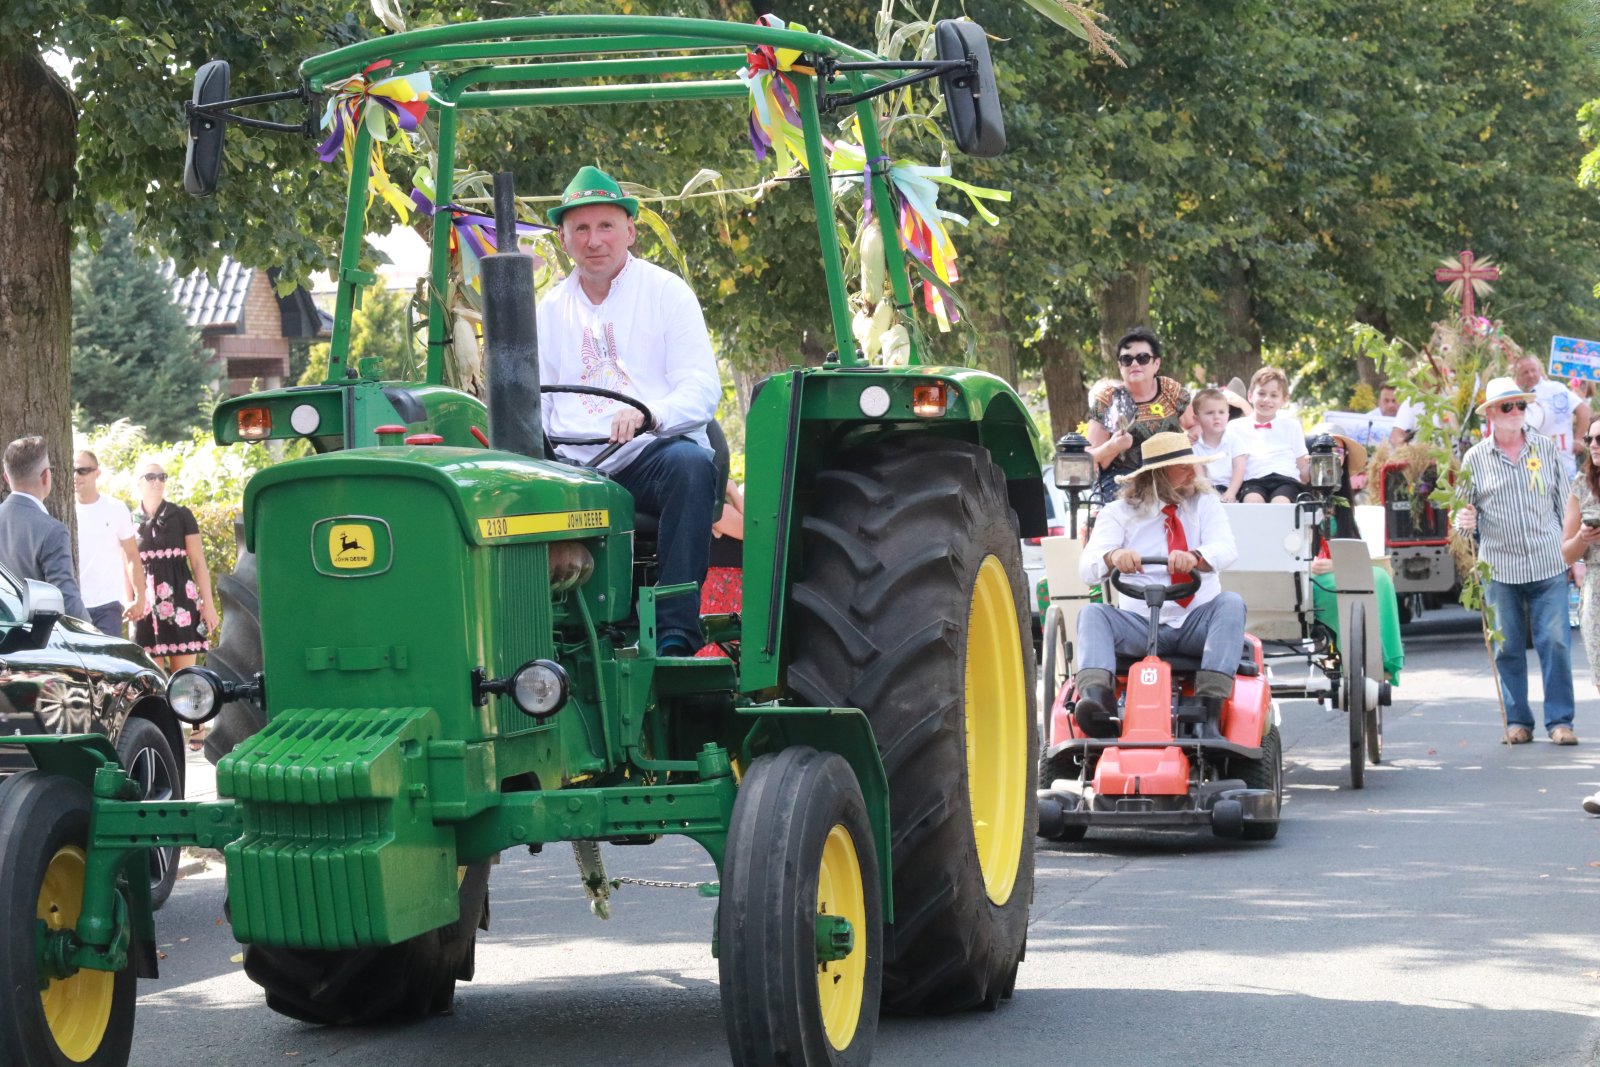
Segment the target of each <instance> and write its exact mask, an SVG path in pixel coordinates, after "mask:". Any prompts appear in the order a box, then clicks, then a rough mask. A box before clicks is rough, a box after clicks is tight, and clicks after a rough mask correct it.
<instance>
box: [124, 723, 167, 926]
mask: <svg viewBox="0 0 1600 1067" xmlns="http://www.w3.org/2000/svg"><path fill="white" fill-rule="evenodd" d="M139 748H151V749H153V750H155V752H156V754H157V756H159V757H161V758H162V759H163V760H164V761H165V763H166V770H167V774H168V776H169V777H170V778H171V780H172V791H173V796H172V797H171V798H170V799H172V800H182V799H183V764H181V763H179V762H178V758H177V756H176V755H174V754H173V751H172V744H171V742H170V741H168V740H167V735H166V733H165V732H164V731H163V730H162V729H161V727H159V726H157V725H156V724H155V723H153V722H151V721H150V720H149V719H145V718H140V717H138V716H133V717H130V718H129V719H128V720H127V721H126V722H124V723H123V725H122V732H121V733H120V734H118V735H117V758H118V759H119V760H121V761H122V765H123V766H124V767H127V766H128V765H129V759H130V757H131V755H132V753H133V752H134V750H136V749H139ZM145 799H150V798H149V797H146V798H145ZM162 851H164V852H165V853H166V854H167V869H166V872H165V874H164V875H163V877H162V878H161V880H160V881H154V880H152V881H151V883H150V908H151V910H152V911H159V910H160V908H161V905H163V904H165V903H166V902H167V898H168V897H170V896H171V895H172V887H173V886H174V885H176V884H177V882H178V853H179V850H178V847H177V846H176V845H170V846H167V847H166V848H165V849H163V850H162Z"/></svg>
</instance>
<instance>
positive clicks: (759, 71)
mask: <svg viewBox="0 0 1600 1067" xmlns="http://www.w3.org/2000/svg"><path fill="white" fill-rule="evenodd" d="M756 23H757V25H761V26H770V27H772V28H774V29H783V28H784V23H783V20H782V19H780V18H779V17H778V16H776V15H770V14H769V15H762V16H761V17H760V18H759V19H757V20H756ZM788 28H789V29H791V30H804V29H805V27H804V26H801V25H800V24H799V23H790V24H789V27H788ZM800 56H801V52H800V50H799V49H797V48H775V47H773V46H772V45H760V46H758V47H757V48H755V49H753V50H752V51H749V52H746V53H745V60H744V61H745V65H744V66H743V67H742V68H740V70H739V80H740V81H742V82H744V84H745V87H746V88H747V89H749V90H750V147H751V148H753V149H755V153H756V159H757V160H765V159H766V158H767V156H768V155H769V154H771V155H773V156H775V157H776V163H777V167H778V170H779V172H780V173H782V172H786V171H788V170H789V169H790V168H791V167H793V165H794V163H795V161H799V163H800V165H801V166H802V167H805V168H806V169H808V170H809V169H810V164H809V162H808V161H807V159H806V139H805V129H804V127H803V126H802V125H801V122H800V110H799V106H798V101H799V99H800V98H799V95H798V92H797V90H796V89H795V85H794V82H793V81H792V80H790V78H789V77H788V75H787V72H788V71H790V70H798V71H800V72H801V73H804V74H809V73H811V70H810V68H807V67H800V66H797V65H796V62H795V61H796V60H798V59H799V58H800ZM824 143H826V141H824Z"/></svg>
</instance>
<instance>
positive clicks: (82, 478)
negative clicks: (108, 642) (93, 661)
mask: <svg viewBox="0 0 1600 1067" xmlns="http://www.w3.org/2000/svg"><path fill="white" fill-rule="evenodd" d="M72 488H73V490H74V491H75V492H76V493H77V496H78V563H79V567H78V573H79V574H80V575H81V576H82V578H83V582H82V585H83V602H84V604H85V605H87V606H88V609H89V621H90V622H92V623H94V624H95V626H97V627H99V629H100V632H101V633H103V634H107V635H109V636H111V637H122V636H124V634H123V628H122V624H123V621H124V620H127V621H129V622H134V621H136V620H138V619H139V618H140V616H142V615H143V614H144V564H143V563H141V562H139V541H138V538H137V537H135V535H134V531H133V521H132V519H130V518H129V517H128V506H127V505H126V504H124V503H123V502H122V501H120V500H116V499H114V498H112V497H109V496H102V495H101V493H100V460H99V457H97V456H96V455H95V454H94V453H93V452H90V451H89V450H88V449H84V450H83V451H82V452H79V453H78V457H77V460H76V463H75V465H74V466H73V468H72ZM124 604H126V605H127V607H126V608H124V607H123V605H124Z"/></svg>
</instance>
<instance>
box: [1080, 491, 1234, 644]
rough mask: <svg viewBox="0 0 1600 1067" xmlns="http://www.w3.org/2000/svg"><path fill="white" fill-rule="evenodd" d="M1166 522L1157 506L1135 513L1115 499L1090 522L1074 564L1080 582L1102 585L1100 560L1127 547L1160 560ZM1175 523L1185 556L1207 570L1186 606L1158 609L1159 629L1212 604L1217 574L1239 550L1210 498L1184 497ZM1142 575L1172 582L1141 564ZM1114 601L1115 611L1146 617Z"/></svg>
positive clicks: (1133, 604) (1125, 600)
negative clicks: (1201, 562) (1180, 528)
mask: <svg viewBox="0 0 1600 1067" xmlns="http://www.w3.org/2000/svg"><path fill="white" fill-rule="evenodd" d="M1166 518H1167V517H1166V514H1165V513H1164V512H1162V511H1161V509H1160V508H1159V507H1157V508H1155V509H1154V510H1151V509H1146V510H1143V511H1138V512H1136V511H1134V509H1133V508H1132V506H1130V505H1129V504H1128V502H1127V501H1125V500H1123V499H1121V498H1120V497H1119V498H1118V499H1116V500H1114V501H1112V502H1111V503H1110V504H1107V505H1106V506H1105V508H1103V509H1102V510H1101V512H1100V515H1099V517H1098V518H1096V519H1095V523H1094V533H1093V534H1091V535H1090V536H1089V544H1088V545H1087V546H1086V547H1085V548H1084V550H1083V556H1082V558H1081V559H1080V561H1079V563H1078V572H1079V574H1080V576H1081V577H1082V578H1083V580H1084V582H1085V583H1086V584H1089V585H1093V584H1094V583H1096V582H1101V581H1105V580H1106V575H1107V573H1108V572H1109V571H1110V568H1109V567H1107V566H1106V559H1105V557H1106V556H1107V554H1109V553H1110V552H1111V551H1112V550H1113V549H1118V548H1131V549H1133V550H1134V551H1135V552H1137V553H1138V554H1139V555H1140V556H1160V557H1162V558H1163V559H1165V558H1166V556H1167V553H1168V551H1169V550H1168V548H1167V522H1166ZM1178 521H1179V522H1180V523H1182V524H1183V534H1184V537H1185V539H1187V540H1188V542H1189V551H1190V552H1197V553H1199V554H1200V556H1201V557H1202V558H1203V559H1204V560H1205V561H1206V563H1208V564H1209V565H1210V570H1202V571H1200V572H1199V575H1200V590H1199V592H1197V593H1195V595H1194V599H1193V600H1191V601H1190V602H1189V604H1188V606H1187V607H1185V606H1184V605H1182V604H1179V603H1178V602H1177V601H1176V600H1169V601H1167V602H1166V603H1165V604H1163V605H1162V606H1161V624H1162V625H1163V626H1181V625H1183V620H1184V619H1185V618H1187V617H1188V615H1189V612H1190V611H1193V610H1194V609H1195V608H1198V607H1199V606H1200V605H1201V604H1204V603H1206V602H1207V601H1209V600H1214V599H1216V596H1217V594H1218V593H1220V592H1222V579H1221V578H1219V577H1217V572H1218V571H1224V570H1227V569H1228V568H1229V567H1231V566H1233V563H1234V561H1235V560H1236V559H1238V558H1239V549H1238V548H1237V546H1235V545H1234V542H1233V528H1232V527H1231V526H1229V525H1228V515H1227V512H1225V511H1223V510H1222V502H1221V501H1220V500H1218V499H1217V497H1216V494H1215V493H1212V492H1209V491H1204V492H1196V493H1195V494H1194V495H1192V496H1189V497H1187V498H1185V499H1184V500H1183V502H1182V503H1180V504H1179V505H1178ZM1145 574H1146V575H1148V576H1149V577H1150V578H1151V579H1154V580H1156V581H1161V582H1168V581H1170V580H1171V579H1170V577H1169V575H1168V574H1167V568H1166V567H1165V566H1160V567H1157V566H1152V565H1150V564H1146V565H1145ZM1142 581H1143V580H1142V579H1138V578H1135V579H1134V580H1133V581H1132V582H1130V583H1129V584H1130V585H1138V584H1141V582H1142ZM1106 585H1107V587H1108V588H1109V586H1110V582H1106ZM1118 597H1119V598H1120V599H1119V601H1118V606H1119V607H1121V608H1122V610H1124V611H1131V612H1133V613H1134V614H1135V615H1138V616H1140V617H1142V618H1146V619H1148V618H1149V617H1150V610H1149V609H1148V608H1147V607H1145V604H1144V601H1142V600H1134V599H1133V598H1131V597H1127V596H1122V595H1121V594H1120V593H1119V594H1118Z"/></svg>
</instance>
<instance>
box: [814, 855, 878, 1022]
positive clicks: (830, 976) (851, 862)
mask: <svg viewBox="0 0 1600 1067" xmlns="http://www.w3.org/2000/svg"><path fill="white" fill-rule="evenodd" d="M817 914H818V915H835V916H839V917H840V918H843V919H847V920H849V922H850V928H851V930H853V931H854V932H855V944H854V945H852V946H851V949H850V955H848V956H846V957H845V958H844V959H842V960H834V961H833V962H831V963H819V964H817V999H818V1001H820V1003H821V1005H822V1027H823V1030H824V1031H825V1032H826V1033H827V1035H828V1044H830V1045H832V1046H833V1047H834V1049H835V1050H839V1051H843V1050H844V1049H847V1048H849V1047H850V1042H851V1041H852V1040H854V1039H855V1036H856V1025H857V1024H858V1023H859V1022H860V1021H861V1001H862V999H863V998H864V997H865V996H866V986H867V894H866V890H865V889H864V888H863V887H862V885H861V861H860V859H858V858H857V856H856V843H855V839H854V838H852V837H851V836H850V831H849V830H846V829H845V828H844V827H843V826H840V825H838V824H835V825H834V827H833V829H831V830H829V831H828V840H827V841H826V842H824V843H823V846H822V865H821V867H820V868H819V869H818V871H817Z"/></svg>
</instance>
